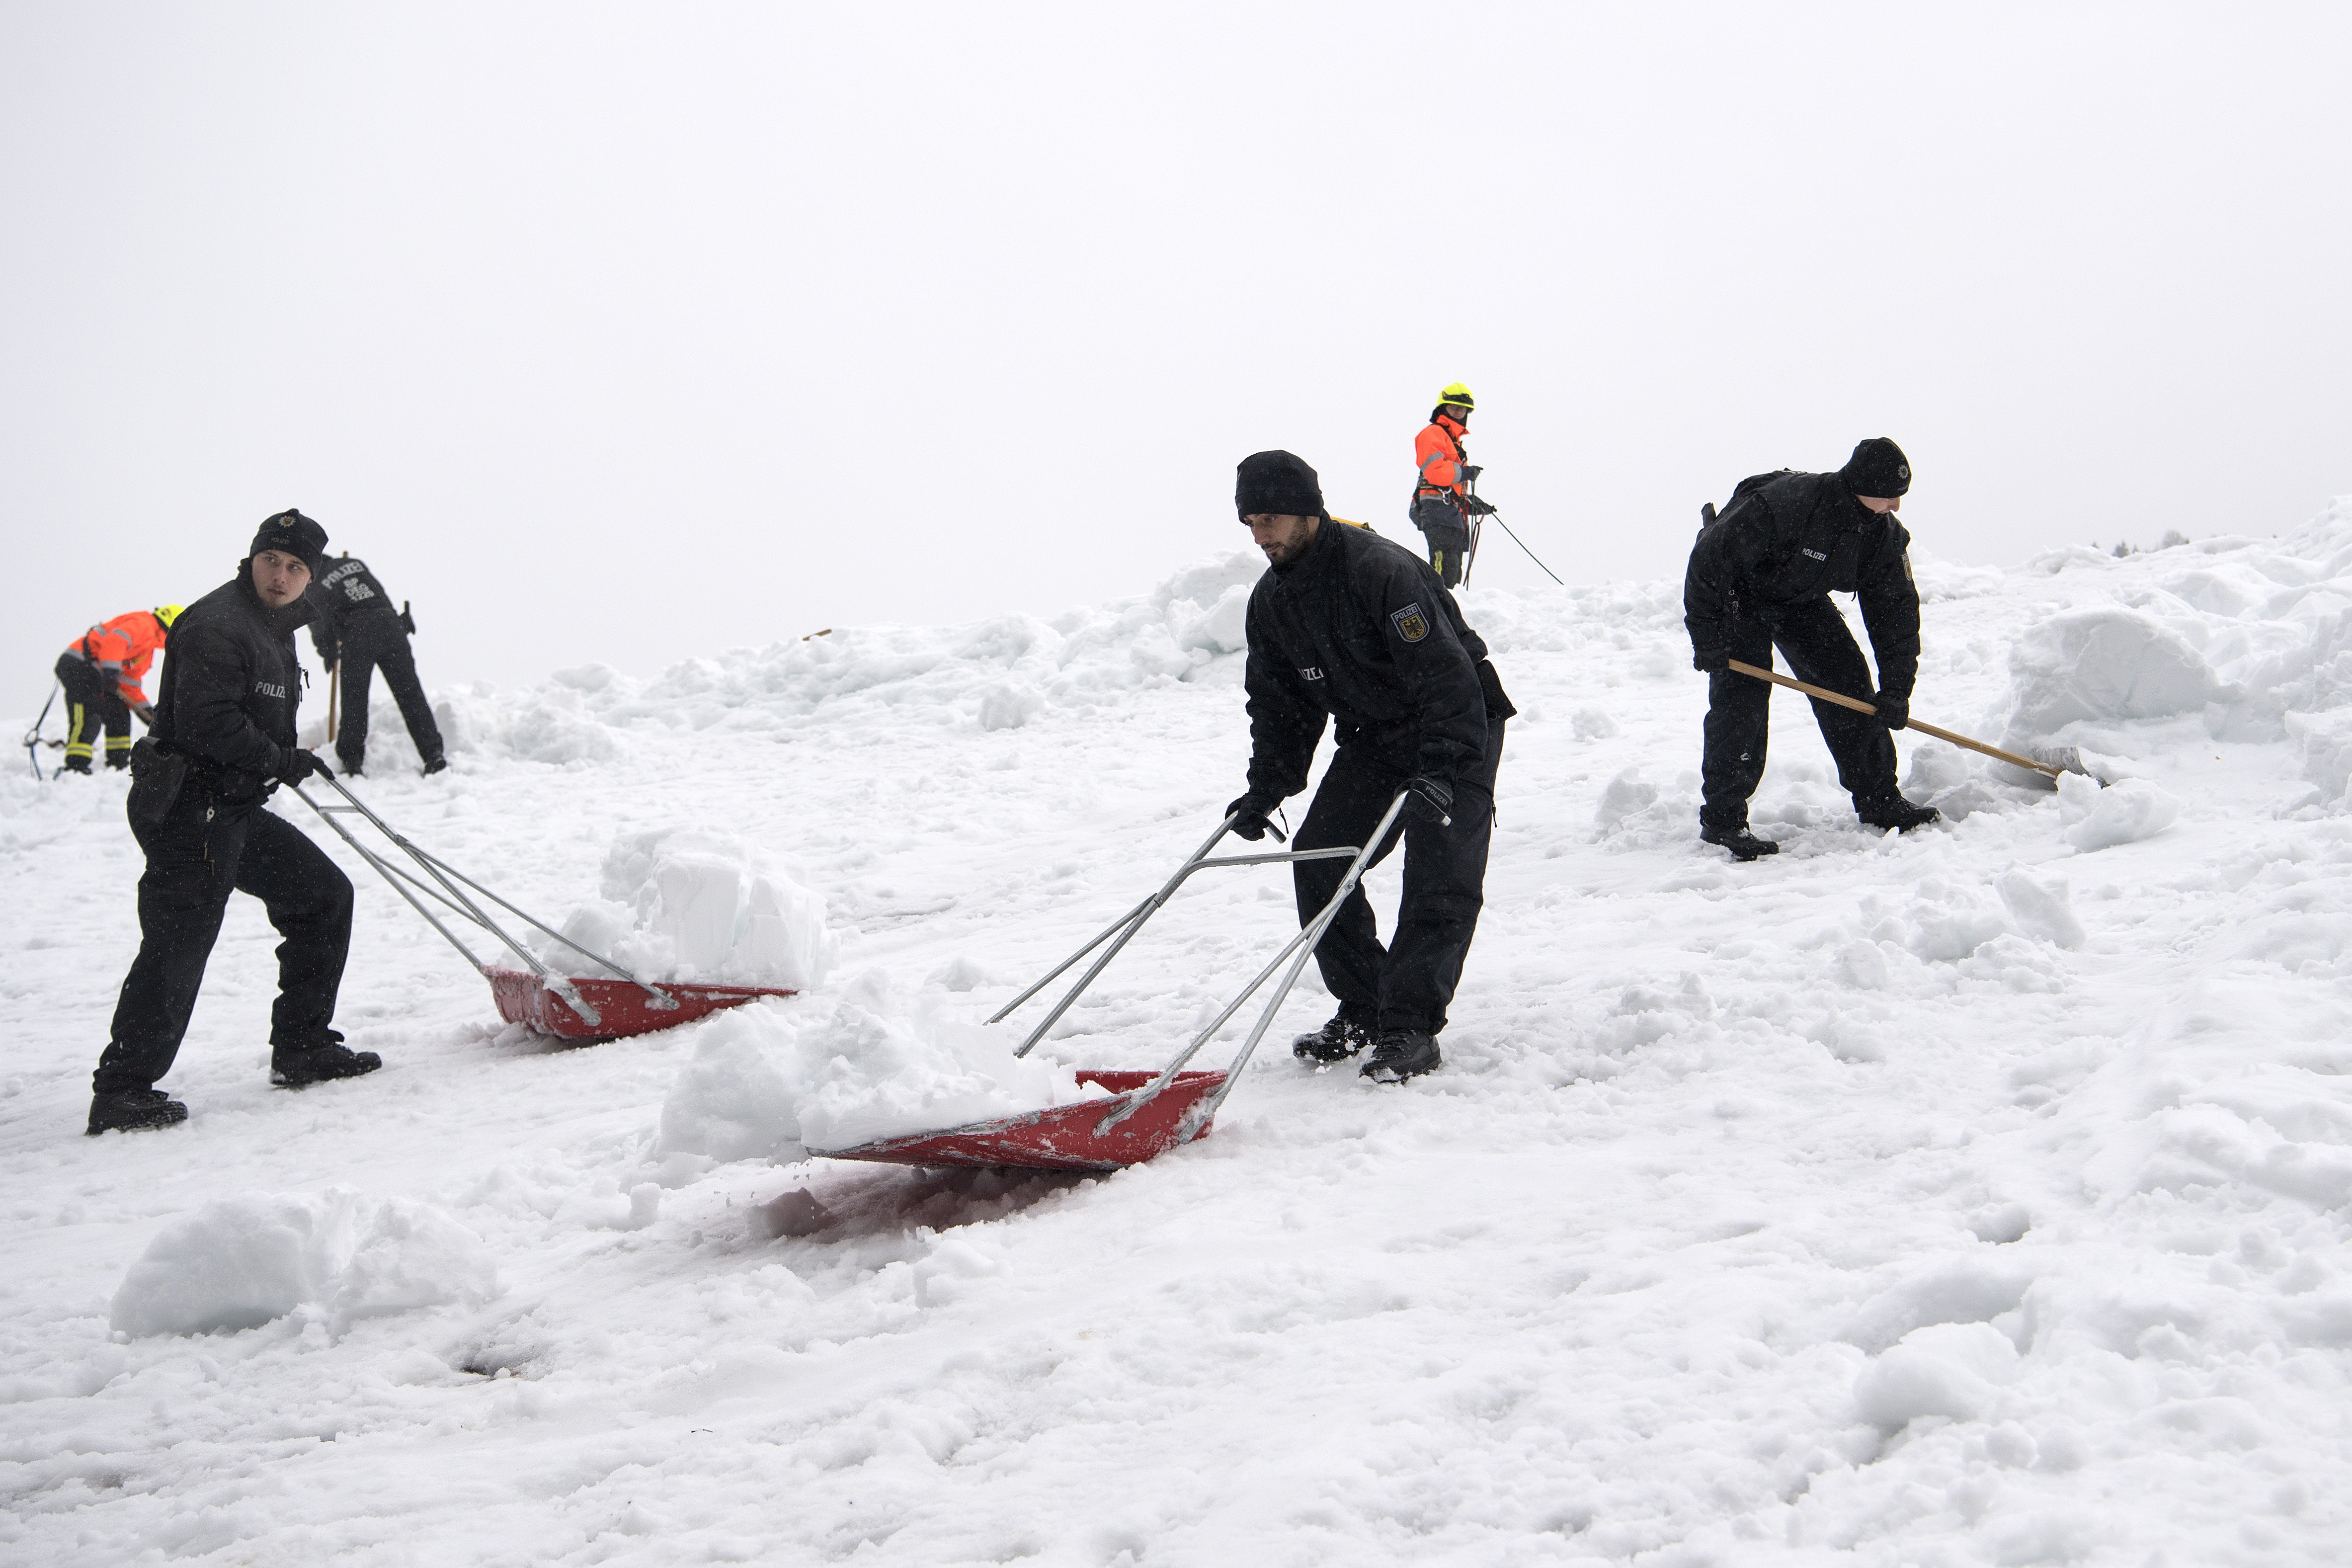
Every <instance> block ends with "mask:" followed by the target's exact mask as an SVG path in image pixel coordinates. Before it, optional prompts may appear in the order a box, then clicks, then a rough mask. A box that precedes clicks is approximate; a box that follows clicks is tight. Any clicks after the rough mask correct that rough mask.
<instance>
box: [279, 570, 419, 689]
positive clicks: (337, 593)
mask: <svg viewBox="0 0 2352 1568" xmlns="http://www.w3.org/2000/svg"><path fill="white" fill-rule="evenodd" d="M302 596H303V597H304V598H306V599H308V600H310V605H311V607H312V609H313V610H314V611H316V616H314V618H313V619H312V620H311V622H310V647H312V649H313V650H315V651H316V652H317V654H318V656H319V662H320V664H325V665H331V664H333V663H334V662H335V659H336V657H337V656H338V655H339V654H340V653H341V651H342V643H343V639H344V638H345V637H350V636H352V635H354V634H359V635H362V636H369V637H374V636H382V635H383V634H386V633H390V632H394V631H400V630H402V627H401V625H400V612H399V611H398V610H396V609H394V608H393V606H392V595H390V594H387V593H385V592H384V587H383V584H382V583H380V582H378V581H376V575H375V574H374V573H373V572H371V571H369V570H368V566H367V563H366V562H364V561H361V560H357V559H355V558H353V557H352V556H349V555H346V556H344V557H342V558H341V560H339V561H335V562H333V563H330V564H329V565H328V567H327V569H326V570H325V571H324V572H321V573H320V574H319V575H318V577H317V578H316V579H315V580H314V581H313V582H312V583H311V584H310V586H309V587H308V588H306V589H304V590H303V591H302Z"/></svg>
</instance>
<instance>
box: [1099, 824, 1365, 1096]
mask: <svg viewBox="0 0 2352 1568" xmlns="http://www.w3.org/2000/svg"><path fill="white" fill-rule="evenodd" d="M1409 795H1412V791H1411V790H1403V789H1401V790H1399V791H1397V795H1396V798H1395V799H1394V800H1392V801H1391V802H1389V809H1388V812H1387V814H1386V815H1384V816H1382V817H1381V825H1380V826H1378V827H1376V828H1374V829H1372V831H1371V833H1370V836H1369V837H1366V838H1365V840H1364V844H1363V847H1361V848H1360V849H1354V850H1336V851H1320V852H1317V851H1309V852H1308V853H1307V855H1305V856H1297V857H1292V858H1302V859H1303V858H1325V857H1327V856H1335V855H1341V854H1352V855H1354V857H1355V859H1354V861H1353V862H1352V863H1350V864H1349V867H1348V873H1347V875H1346V876H1344V877H1342V878H1340V879H1339V889H1338V890H1337V891H1336V892H1334V893H1333V894H1332V895H1331V901H1330V902H1329V903H1327V904H1325V905H1324V906H1323V910H1322V912H1321V913H1320V914H1318V915H1317V916H1316V917H1315V919H1314V920H1313V921H1309V922H1308V923H1307V926H1306V927H1305V929H1303V930H1301V931H1299V933H1298V934H1297V936H1295V937H1293V938H1291V939H1290V942H1289V943H1288V945H1286V947H1284V948H1283V950H1282V951H1281V952H1278V953H1276V954H1275V955H1274V962H1273V963H1269V964H1267V965H1266V966H1265V968H1264V969H1261V970H1259V971H1258V973H1257V977H1256V978H1255V979H1254V980H1252V981H1251V982H1250V983H1249V984H1247V985H1244V986H1243V987H1242V990H1241V994H1239V995H1237V996H1235V997H1234V999H1233V1000H1232V1001H1231V1002H1229V1003H1227V1004H1226V1005H1225V1010H1224V1011H1223V1012H1222V1013H1220V1014H1218V1015H1217V1016H1216V1017H1215V1019H1214V1020H1213V1021H1212V1022H1211V1023H1210V1025H1209V1026H1208V1027H1207V1028H1205V1029H1203V1030H1202V1031H1201V1032H1200V1034H1198V1035H1197V1036H1195V1037H1193V1039H1192V1044H1191V1045H1189V1046H1186V1047H1184V1048H1183V1049H1182V1050H1181V1051H1180V1052H1178V1053H1177V1056H1176V1059H1175V1060H1174V1061H1171V1062H1170V1063H1169V1064H1168V1066H1167V1068H1165V1069H1163V1070H1162V1071H1161V1073H1160V1076H1159V1077H1158V1078H1156V1079H1152V1080H1151V1081H1150V1083H1148V1084H1146V1085H1145V1086H1144V1087H1143V1088H1141V1089H1137V1090H1136V1091H1135V1092H1134V1093H1133V1094H1132V1095H1131V1096H1130V1097H1129V1100H1128V1101H1127V1103H1126V1104H1125V1105H1122V1106H1120V1107H1119V1108H1118V1110H1114V1111H1112V1112H1111V1113H1110V1114H1109V1115H1108V1116H1106V1117H1104V1118H1103V1119H1102V1121H1099V1122H1097V1123H1096V1124H1095V1130H1096V1131H1097V1132H1104V1131H1108V1130H1109V1129H1111V1128H1113V1127H1116V1126H1118V1124H1119V1123H1120V1122H1122V1121H1126V1120H1127V1119H1128V1118H1129V1117H1130V1116H1132V1115H1134V1114H1135V1113H1136V1112H1137V1111H1139V1110H1142V1109H1143V1107H1144V1106H1145V1105H1146V1104H1147V1103H1148V1102H1149V1101H1150V1100H1151V1099H1152V1097H1153V1096H1155V1095H1157V1094H1158V1093H1159V1092H1160V1090H1161V1089H1166V1088H1167V1087H1168V1086H1169V1085H1170V1084H1171V1083H1173V1082H1175V1081H1176V1075H1177V1074H1178V1073H1179V1072H1181V1070H1183V1067H1184V1064H1185V1063H1186V1062H1189V1061H1191V1060H1192V1058H1193V1055H1194V1054H1195V1053H1196V1052H1198V1051H1199V1050H1200V1048H1201V1047H1202V1046H1205V1045H1207V1044H1208V1043H1209V1041H1210V1040H1211V1039H1212V1038H1213V1037H1215V1035H1216V1033H1217V1031H1218V1030H1219V1029H1222V1028H1223V1027H1224V1026H1225V1023H1226V1021H1227V1020H1228V1019H1230V1018H1231V1017H1232V1016H1234V1014H1235V1013H1238V1012H1240V1011H1241V1009H1242V1004H1244V1002H1247V1001H1248V1000H1249V999H1250V996H1251V994H1253V993H1254V992H1255V991H1256V990H1257V988H1258V987H1259V986H1261V985H1263V984H1265V982H1266V978H1267V976H1269V975H1271V974H1272V973H1274V972H1275V971H1276V969H1277V968H1279V967H1281V965H1282V963H1283V961H1284V960H1285V959H1288V960H1289V961H1290V973H1287V974H1286V975H1284V976H1283V977H1282V984H1280V985H1278V986H1276V988H1275V992H1274V995H1273V996H1272V998H1270V999H1269V1000H1268V1001H1267V1003H1266V1005H1265V1012H1263V1013H1261V1014H1259V1015H1258V1020H1257V1026H1256V1027H1255V1028H1253V1029H1251V1030H1250V1033H1249V1038H1248V1039H1246V1040H1244V1041H1243V1042H1242V1048H1241V1049H1240V1050H1239V1051H1238V1052H1236V1053H1235V1054H1234V1059H1233V1061H1232V1063H1231V1064H1230V1065H1229V1066H1227V1067H1226V1068H1225V1081H1224V1082H1223V1083H1221V1084H1219V1085H1218V1086H1217V1092H1216V1093H1214V1094H1213V1095H1211V1096H1209V1097H1208V1098H1207V1099H1205V1100H1202V1101H1201V1102H1200V1103H1199V1104H1197V1105H1195V1106H1194V1107H1193V1108H1192V1110H1190V1111H1187V1112H1186V1113H1185V1118H1184V1123H1183V1127H1182V1129H1181V1136H1180V1137H1179V1138H1178V1140H1177V1142H1191V1141H1192V1139H1193V1138H1195V1137H1197V1136H1199V1134H1200V1131H1201V1129H1202V1128H1203V1127H1205V1126H1207V1125H1208V1124H1209V1119H1210V1118H1211V1117H1213V1116H1214V1115H1216V1113H1217V1107H1219V1106H1221V1105H1223V1103H1224V1102H1225V1096H1227V1095H1229V1094H1231V1093H1232V1092H1233V1091H1234V1084H1235V1083H1237V1082H1239V1081H1240V1080H1241V1073H1242V1068H1244V1067H1246V1066H1248V1065H1249V1059H1250V1057H1251V1056H1252V1055H1253V1054H1254V1053H1255V1051H1256V1050H1257V1043H1258V1042H1259V1041H1260V1040H1262V1039H1264V1038H1265V1032H1266V1030H1267V1029H1268V1028H1269V1027H1271V1026H1273V1024H1274V1016H1275V1015H1276V1013H1279V1012H1281V1011H1282V1005H1283V1003H1284V1002H1286V1001H1287V1000H1288V999H1289V997H1290V988H1291V987H1292V986H1294V985H1296V984H1298V976H1299V974H1300V973H1302V972H1304V971H1305V969H1306V968H1307V960H1308V959H1309V958H1312V957H1313V956H1314V955H1315V948H1316V945H1317V944H1318V942H1321V941H1322V940H1323V933H1324V931H1327V930H1328V929H1329V927H1330V924H1331V922H1332V921H1334V920H1337V919H1338V918H1339V906H1340V905H1342V904H1344V903H1346V902H1347V901H1348V896H1349V894H1350V893H1353V892H1354V891H1355V890H1356V884H1357V883H1358V882H1360V881H1361V880H1362V879H1363V876H1364V868H1365V867H1366V866H1368V865H1369V864H1370V861H1371V858H1372V857H1373V855H1374V854H1376V853H1378V851H1379V849H1380V847H1381V845H1382V844H1384V843H1386V842H1387V841H1388V837H1389V829H1390V828H1391V827H1392V826H1395V824H1396V819H1397V817H1398V816H1399V815H1400V814H1401V813H1402V812H1403V810H1404V803H1405V800H1406V797H1408V796H1409Z"/></svg>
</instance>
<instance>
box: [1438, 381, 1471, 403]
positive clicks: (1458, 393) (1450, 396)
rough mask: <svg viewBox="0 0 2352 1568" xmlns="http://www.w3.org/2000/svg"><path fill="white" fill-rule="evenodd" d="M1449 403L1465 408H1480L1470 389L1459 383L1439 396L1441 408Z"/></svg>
mask: <svg viewBox="0 0 2352 1568" xmlns="http://www.w3.org/2000/svg"><path fill="white" fill-rule="evenodd" d="M1449 403H1453V404H1458V405H1461V406H1462V407H1464V408H1475V407H1477V406H1478V400H1477V399H1476V398H1475V397H1473V396H1471V395H1470V389H1469V388H1468V387H1466V386H1465V385H1463V384H1461V383H1460V382H1458V381H1457V382H1455V383H1454V384H1453V385H1451V386H1449V387H1447V388H1446V389H1445V390H1444V391H1443V392H1441V393H1439V394H1438V395H1437V405H1438V406H1439V407H1440V408H1443V407H1444V406H1445V405H1447V404H1449Z"/></svg>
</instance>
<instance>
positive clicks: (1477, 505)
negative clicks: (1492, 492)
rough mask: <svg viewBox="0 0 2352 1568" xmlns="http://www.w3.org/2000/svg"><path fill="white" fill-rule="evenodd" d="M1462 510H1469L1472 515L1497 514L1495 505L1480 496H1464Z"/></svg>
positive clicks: (1487, 515) (1486, 515) (1489, 515)
mask: <svg viewBox="0 0 2352 1568" xmlns="http://www.w3.org/2000/svg"><path fill="white" fill-rule="evenodd" d="M1462 510H1464V511H1466V512H1468V513H1469V514H1470V515H1471V516H1472V517H1492V516H1494V515H1495V509H1494V507H1493V505H1492V504H1490V503H1489V502H1487V501H1486V500H1484V499H1483V498H1481V497H1478V496H1464V497H1463V498H1462Z"/></svg>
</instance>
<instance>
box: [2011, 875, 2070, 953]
mask: <svg viewBox="0 0 2352 1568" xmlns="http://www.w3.org/2000/svg"><path fill="white" fill-rule="evenodd" d="M1993 890H1994V891H1995V892H1997V893H1999V894H2000V901H2001V902H2002V903H2003V904H2005V905H2006V906H2008V909H2009V918H2010V919H2011V920H2012V921H2016V922H2017V929H2018V930H2019V931H2023V932H2024V933H2025V934H2026V935H2027V936H2030V937H2034V938H2036V939H2038V940H2040V941H2042V942H2056V943H2057V944H2058V945H2059V946H2060V947H2065V948H2075V947H2080V946H2082V945H2083V940H2084V931H2083V922H2082V921H2078V920H2076V919H2075V918H2074V905H2073V903H2072V899H2071V894H2070V892H2069V889H2067V886H2066V884H2065V882H2064V881H2063V879H2057V878H2053V879H2050V880H2048V881H2044V880H2042V879H2039V878H2037V877H2035V876H2034V875H2033V874H2032V872H2030V871H2028V870H2026V869H2025V868H2024V867H2022V866H2011V868H2009V869H2008V870H2006V871H2003V872H2002V873H2001V874H2000V876H1999V877H1996V878H1995V879H1993Z"/></svg>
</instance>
